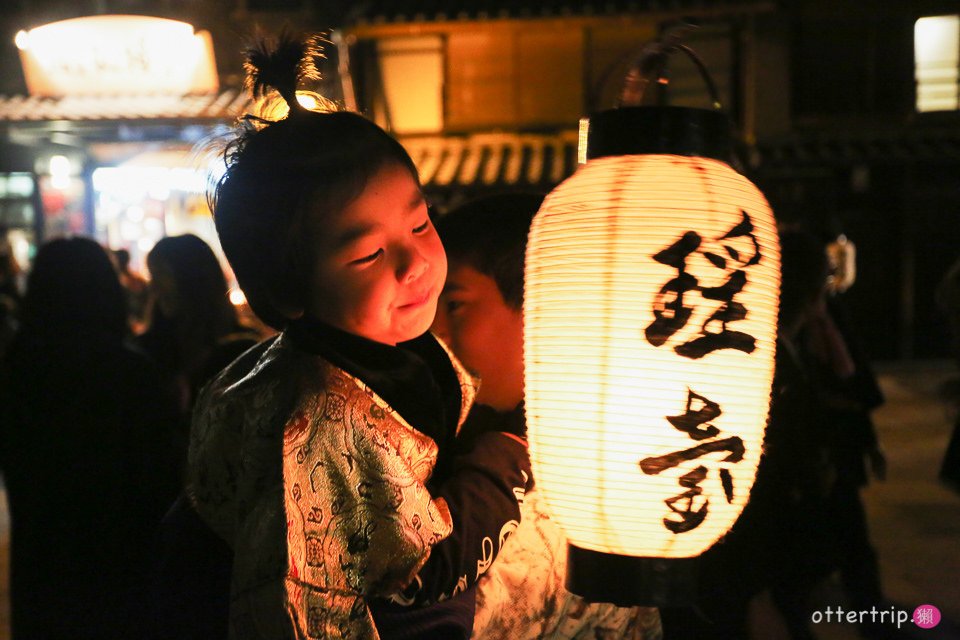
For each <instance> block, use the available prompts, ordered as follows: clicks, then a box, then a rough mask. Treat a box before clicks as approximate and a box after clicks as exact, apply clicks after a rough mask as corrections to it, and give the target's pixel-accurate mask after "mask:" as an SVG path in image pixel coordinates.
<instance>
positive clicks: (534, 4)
mask: <svg viewBox="0 0 960 640" xmlns="http://www.w3.org/2000/svg"><path fill="white" fill-rule="evenodd" d="M766 5H770V0H739V1H737V0H592V1H591V0H539V1H530V0H526V1H525V0H460V1H459V2H450V1H449V0H383V1H377V2H373V1H365V2H358V3H357V4H356V5H354V9H353V11H351V12H350V13H349V14H348V15H347V20H348V21H349V22H351V23H354V24H370V23H373V24H382V23H395V22H431V21H445V20H490V19H497V18H536V17H562V16H600V15H623V14H635V13H687V14H693V15H695V14H697V13H705V12H709V13H716V12H717V11H721V12H723V11H730V12H735V11H751V10H754V9H755V8H757V7H759V6H766Z"/></svg>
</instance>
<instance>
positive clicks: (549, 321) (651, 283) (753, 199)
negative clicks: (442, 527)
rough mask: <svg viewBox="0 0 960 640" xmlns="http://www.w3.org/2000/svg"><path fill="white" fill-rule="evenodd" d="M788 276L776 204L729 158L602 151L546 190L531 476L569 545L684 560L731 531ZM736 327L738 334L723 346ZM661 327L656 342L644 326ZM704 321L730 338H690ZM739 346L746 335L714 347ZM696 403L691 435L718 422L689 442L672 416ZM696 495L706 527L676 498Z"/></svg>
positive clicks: (534, 288) (537, 286) (533, 273)
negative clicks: (667, 460) (660, 461)
mask: <svg viewBox="0 0 960 640" xmlns="http://www.w3.org/2000/svg"><path fill="white" fill-rule="evenodd" d="M745 220H747V221H749V223H752V225H753V228H752V230H748V229H747V228H746V226H745V225H744V222H745ZM689 233H694V234H697V236H698V237H699V243H698V244H697V243H688V244H686V245H684V246H686V249H687V250H686V251H685V257H684V258H683V259H682V260H681V261H682V263H683V264H682V265H680V266H679V267H678V266H677V265H679V264H680V263H678V262H676V260H674V261H673V264H674V266H668V265H667V264H664V262H670V261H671V260H670V259H669V258H667V257H664V255H663V254H661V252H663V251H664V250H665V249H668V248H669V247H671V246H673V245H674V244H675V243H677V242H678V240H680V239H681V238H683V237H684V236H685V234H689ZM725 235H727V236H728V237H726V238H724V236H725ZM686 237H687V239H688V240H691V239H692V238H693V237H692V236H690V235H687V236H686ZM754 239H755V240H756V244H754ZM681 253H682V252H681ZM758 253H759V256H758V257H757V258H756V261H755V263H754V261H753V260H752V259H753V258H754V256H757V254H758ZM658 254H659V257H660V261H658V260H656V259H654V256H658ZM674 254H676V252H674ZM674 257H676V255H675V256H674ZM681 271H683V272H684V274H685V275H684V274H681ZM738 272H739V273H740V275H737V274H738ZM779 273H780V272H779V245H778V242H777V235H776V227H775V223H774V220H773V215H772V213H771V211H770V208H769V206H768V204H767V202H766V200H765V199H764V197H763V195H762V194H761V193H760V192H759V190H757V188H756V187H755V186H753V185H752V184H751V183H750V182H749V181H747V180H746V179H745V178H743V177H742V176H740V175H739V174H737V173H736V172H734V171H733V170H732V169H731V168H730V167H729V166H727V165H726V164H723V163H721V162H718V161H714V160H707V159H700V158H686V157H678V156H663V155H637V156H620V157H610V158H600V159H595V160H590V161H589V162H587V163H586V164H585V165H583V166H582V167H581V168H580V169H579V170H578V172H577V173H576V174H574V175H573V176H572V177H571V178H569V179H568V180H567V181H565V182H563V183H562V184H561V185H560V186H559V187H557V188H556V189H555V190H554V191H553V192H552V193H551V194H550V195H549V196H548V197H547V199H546V201H545V202H544V205H543V207H542V208H541V210H540V212H539V213H538V214H537V217H536V219H535V220H534V223H533V226H532V228H531V233H530V239H529V246H528V251H527V265H526V293H525V298H526V299H525V304H524V323H525V365H526V390H525V397H526V410H527V422H528V428H529V437H530V450H531V457H532V459H533V465H534V475H535V477H536V478H537V485H538V487H540V489H541V490H542V491H543V494H544V496H545V498H546V500H547V501H548V503H549V505H550V509H551V513H552V514H553V515H554V516H555V517H556V519H557V521H558V522H559V524H560V525H561V526H562V527H563V528H564V529H565V531H566V533H567V535H568V537H569V539H570V541H571V542H572V543H573V544H575V545H577V546H580V547H583V548H586V549H592V550H596V551H602V552H608V553H617V554H623V555H634V556H659V557H689V556H694V555H697V554H699V553H701V552H702V551H704V550H705V549H706V548H708V547H709V546H710V545H711V544H713V543H714V542H715V541H716V540H717V539H718V538H719V537H720V536H722V535H723V534H724V533H725V532H726V531H727V530H728V529H729V528H730V526H731V525H732V524H733V522H734V521H735V520H736V518H737V517H738V515H739V514H740V512H741V510H742V509H743V506H744V504H745V503H746V501H747V497H748V495H749V491H750V488H751V486H752V485H753V479H754V476H755V473H756V467H757V463H758V461H759V458H760V452H761V443H762V441H763V432H764V427H765V424H766V420H767V410H768V403H769V396H770V386H771V382H772V377H773V357H774V344H775V326H776V316H777V302H778V291H779ZM741 277H742V278H743V280H744V281H743V283H742V287H741V288H739V289H738V287H737V286H736V283H737V282H739V280H738V279H740V278H741ZM731 282H733V283H735V284H734V285H731V284H730V283H731ZM675 285H676V286H675ZM681 285H682V286H681ZM724 285H727V286H726V287H725V288H724ZM713 287H716V288H718V289H711V288H713ZM681 288H686V289H687V290H686V292H685V293H684V294H683V300H682V304H681V305H680V306H682V307H686V308H687V309H689V311H690V315H689V317H687V318H686V321H685V322H681V321H680V320H681V319H682V318H681V316H682V314H681V313H678V314H677V315H676V316H674V314H673V313H672V312H671V311H670V310H669V309H670V307H671V303H672V302H677V301H678V297H677V294H676V290H677V289H681ZM662 290H666V291H667V293H666V294H664V295H661V297H660V301H659V303H658V301H657V297H658V294H659V293H660V292H661V291H662ZM724 291H725V292H726V294H724V293H723V292H724ZM718 292H719V293H718ZM731 292H732V293H731ZM708 296H709V297H708ZM724 300H726V302H725V301H724ZM738 304H742V305H743V307H744V310H745V311H746V315H745V317H743V318H742V319H740V318H737V317H736V316H737V314H736V313H735V312H734V310H735V307H736V305H738ZM665 305H666V306H665ZM724 308H726V309H728V311H730V312H731V313H730V315H728V317H727V322H726V326H725V327H724V326H723V324H722V323H721V322H720V321H719V320H717V319H716V316H714V314H716V313H718V312H721V313H722V311H723V309H724ZM655 311H658V312H659V315H660V320H659V321H657V315H655ZM712 316H713V317H714V319H713V320H710V318H711V317H712ZM672 317H676V318H677V322H675V323H674V324H673V330H672V333H671V332H667V333H669V335H666V334H664V332H663V331H660V329H662V327H663V325H664V323H666V324H667V325H669V324H670V319H671V318H672ZM655 321H657V322H655ZM658 323H659V324H658ZM654 327H657V328H658V330H657V331H652V332H651V330H652V328H654ZM704 327H705V328H704ZM724 330H726V331H727V332H728V333H724ZM730 332H736V334H737V336H738V338H737V340H733V341H729V342H728V341H725V338H729V337H731V334H730ZM658 333H659V335H660V339H661V343H660V344H659V346H656V345H654V344H653V342H654V341H656V339H654V340H653V341H652V340H651V339H650V338H649V337H648V335H654V334H658ZM704 333H708V334H710V333H712V334H717V333H719V334H721V337H720V338H719V339H717V338H715V337H714V338H711V337H709V336H708V337H707V341H708V342H710V341H711V340H717V342H716V343H713V344H712V346H710V347H709V348H708V349H706V353H699V352H698V353H699V357H692V355H694V354H693V353H692V352H697V348H696V347H697V346H700V345H701V343H700V342H696V343H695V342H693V341H694V340H696V339H698V338H701V337H702V336H703V334H704ZM743 336H748V337H749V338H750V340H749V341H747V342H749V344H750V347H749V349H748V348H747V347H746V346H745V344H746V342H744V340H746V339H745V338H743ZM691 344H692V345H693V346H691ZM727 344H730V345H738V346H735V347H734V346H727V347H719V345H727ZM683 345H686V347H683ZM677 348H680V349H681V351H683V352H684V353H686V354H687V355H685V356H684V355H679V354H678V352H677V351H676V349H677ZM701 351H704V349H701ZM748 351H749V352H748ZM688 401H689V402H690V404H689V406H688ZM711 402H712V403H716V408H717V409H719V413H717V412H716V411H712V410H711V408H710V407H711V405H709V404H708V403H711ZM698 412H699V413H698ZM684 414H688V416H687V417H691V416H694V415H698V416H700V417H701V418H703V419H702V420H700V423H699V424H698V426H697V430H699V431H708V432H711V433H712V431H713V430H712V429H711V428H710V427H711V426H712V427H715V429H716V434H713V435H707V436H706V437H704V438H702V439H700V440H695V439H694V438H692V437H691V435H688V433H686V432H685V431H682V430H680V428H678V427H675V426H674V424H671V422H670V421H669V420H668V417H674V419H675V420H676V419H677V417H679V416H684ZM704 416H710V419H707V418H706V417H704ZM693 422H694V423H697V420H693ZM688 429H689V426H688ZM697 435H700V434H697ZM737 439H739V440H737ZM736 442H739V443H741V444H742V449H743V452H742V459H739V460H733V459H731V460H728V461H724V460H723V459H724V458H725V457H728V456H730V457H732V458H736V457H738V456H737V455H731V451H730V449H736V448H737V447H736V446H733V444H734V443H736ZM726 445H730V446H729V447H728V446H726ZM698 446H700V447H704V448H705V450H707V452H706V453H703V451H704V449H701V450H699V453H700V454H701V455H694V454H693V453H691V454H689V455H688V456H687V457H688V458H689V459H686V460H683V461H681V462H679V464H677V465H676V466H672V467H669V468H666V469H662V470H660V471H658V472H652V471H651V472H649V473H648V472H645V471H644V470H643V468H642V467H641V461H645V463H644V464H645V465H647V469H648V470H650V469H653V468H655V467H656V465H655V464H653V462H651V459H653V458H656V457H658V456H664V455H667V454H670V453H673V452H682V451H688V450H690V449H693V448H695V447H698ZM711 448H712V449H711ZM720 449H723V450H720ZM701 467H702V469H701ZM698 474H700V475H702V477H699V476H698ZM684 476H685V478H684ZM681 482H682V483H685V484H684V486H681V484H680V483H681ZM725 485H726V486H725ZM687 492H689V497H690V499H691V501H692V502H691V505H690V506H691V509H692V511H693V512H697V511H699V512H700V516H702V521H700V522H697V516H691V517H690V519H689V520H686V521H685V519H684V518H683V517H681V516H680V515H679V514H678V513H675V512H673V511H671V508H670V507H669V506H668V504H667V503H666V502H665V500H670V499H671V498H673V497H675V496H679V495H681V494H684V493H687ZM698 492H699V493H698ZM728 493H729V494H730V498H729V500H728V499H727V494H728ZM684 503H685V500H681V501H679V502H676V503H675V504H674V507H675V508H677V509H681V507H682V506H683V504H684ZM681 510H682V509H681ZM684 523H685V524H684ZM671 527H673V528H674V529H683V528H687V529H688V530H686V531H683V532H675V531H672V530H671Z"/></svg>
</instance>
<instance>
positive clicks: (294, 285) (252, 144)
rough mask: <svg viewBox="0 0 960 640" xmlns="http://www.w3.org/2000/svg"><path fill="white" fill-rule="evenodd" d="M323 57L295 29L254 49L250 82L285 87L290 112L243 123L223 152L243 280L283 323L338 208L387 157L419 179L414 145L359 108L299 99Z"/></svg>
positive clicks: (305, 286) (223, 227)
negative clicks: (325, 106) (315, 105)
mask: <svg viewBox="0 0 960 640" xmlns="http://www.w3.org/2000/svg"><path fill="white" fill-rule="evenodd" d="M317 55H318V50H317V39H316V38H315V37H308V38H304V39H294V38H292V37H291V36H290V35H288V34H284V35H281V36H280V38H279V39H278V40H276V41H269V40H265V39H263V40H261V41H260V42H258V43H257V44H256V45H254V46H252V47H250V48H249V49H248V50H247V51H246V63H245V67H246V69H247V73H248V76H247V87H248V88H249V89H250V90H251V91H252V92H253V93H254V95H257V96H262V95H265V94H266V93H267V92H269V91H270V89H271V88H272V89H273V90H276V91H277V92H278V93H279V94H280V95H281V96H282V97H283V100H284V102H286V103H287V106H288V107H289V112H288V115H287V116H286V117H284V118H282V119H280V120H277V121H273V122H271V121H266V120H262V119H260V118H246V119H245V120H244V121H243V122H242V123H241V125H240V127H239V129H240V131H239V135H238V137H237V138H236V139H235V140H233V141H232V142H231V143H230V144H228V145H227V148H226V149H225V151H224V159H225V161H226V165H227V170H226V173H225V174H224V175H223V177H222V178H221V179H220V182H219V183H218V184H217V185H216V186H215V189H214V192H213V195H212V198H211V203H210V204H211V209H212V210H213V213H214V221H215V223H216V227H217V233H218V235H219V236H220V243H221V245H222V247H223V251H224V253H225V254H226V256H227V259H228V260H229V261H230V265H231V267H232V268H233V271H234V273H235V274H236V276H237V282H238V283H239V284H240V287H241V288H242V289H243V290H244V293H245V294H246V296H247V300H248V301H249V303H250V306H251V308H252V309H253V311H254V312H255V313H256V314H257V315H258V316H259V317H260V318H261V319H262V320H263V321H264V322H265V323H267V324H269V325H270V326H272V327H274V328H275V329H283V327H284V326H285V325H286V323H287V321H288V320H289V319H291V318H295V317H297V316H298V315H299V314H301V313H302V312H303V309H304V307H305V304H306V301H307V300H308V299H309V296H310V288H311V280H312V278H311V276H312V271H313V265H314V264H315V262H316V256H315V254H314V252H313V247H314V246H315V245H316V240H317V238H318V237H319V236H318V234H320V233H322V232H323V229H324V227H325V226H326V225H325V222H326V220H327V219H329V216H330V215H334V214H336V213H338V212H339V211H341V210H342V209H343V208H344V207H345V206H347V205H348V204H349V203H350V202H351V201H352V200H353V199H354V198H356V197H357V196H358V195H359V194H360V193H361V192H362V191H363V189H364V188H365V187H366V185H367V183H368V182H369V181H370V179H371V178H373V176H375V175H376V174H377V173H378V172H379V171H380V170H381V169H383V168H384V167H386V166H388V165H397V166H401V167H404V168H406V169H407V170H408V171H409V172H410V175H411V176H412V177H413V179H414V180H415V181H416V182H417V183H418V184H419V178H418V176H417V170H416V167H415V166H414V164H413V161H412V160H411V159H410V156H409V155H408V154H407V152H406V150H405V149H404V148H403V147H402V146H401V145H400V143H399V142H397V141H396V140H394V139H393V138H392V137H391V136H390V135H389V134H387V133H386V132H385V131H384V130H383V129H381V128H380V127H378V126H377V125H375V124H374V123H372V122H370V121H369V120H367V119H366V118H364V117H363V116H361V115H358V114H355V113H348V112H345V111H325V112H318V111H310V110H308V109H305V108H303V107H302V106H300V104H299V103H298V101H297V90H298V88H299V86H300V83H301V82H304V81H308V80H311V79H315V78H316V77H317V73H316V67H315V66H314V64H313V59H314V57H315V56H317ZM251 120H254V121H256V122H255V123H252V122H251Z"/></svg>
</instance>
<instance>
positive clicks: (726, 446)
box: [640, 436, 746, 476]
mask: <svg viewBox="0 0 960 640" xmlns="http://www.w3.org/2000/svg"><path fill="white" fill-rule="evenodd" d="M717 451H727V452H729V455H727V456H726V457H725V458H724V459H723V461H724V462H740V461H741V460H743V453H744V451H746V448H745V447H744V446H743V440H742V439H740V438H739V437H737V436H730V437H729V438H723V439H722V440H711V441H709V442H704V443H703V444H698V445H697V446H695V447H690V448H689V449H684V450H683V451H674V452H672V453H667V454H664V455H662V456H653V457H650V458H644V459H643V460H641V461H640V469H642V470H643V472H644V473H645V474H647V475H648V476H653V475H657V474H658V473H660V472H662V471H666V470H667V469H672V468H673V467H675V466H677V465H678V464H680V463H681V462H686V461H688V460H696V459H697V458H700V457H702V456H705V455H707V454H708V453H715V452H717Z"/></svg>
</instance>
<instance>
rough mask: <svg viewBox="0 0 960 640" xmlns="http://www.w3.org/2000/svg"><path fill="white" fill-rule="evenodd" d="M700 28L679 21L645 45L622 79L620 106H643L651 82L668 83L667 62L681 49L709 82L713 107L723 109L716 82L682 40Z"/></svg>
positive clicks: (705, 80)
mask: <svg viewBox="0 0 960 640" xmlns="http://www.w3.org/2000/svg"><path fill="white" fill-rule="evenodd" d="M697 28H699V27H698V25H696V24H693V23H691V22H683V23H680V24H678V25H676V26H674V27H672V28H670V29H668V30H667V31H666V32H665V33H664V34H663V35H662V36H661V37H660V39H659V40H657V41H655V42H651V43H649V44H647V45H646V46H644V47H643V49H642V50H641V51H640V55H639V56H638V57H637V61H636V62H635V63H634V64H633V65H631V67H630V69H629V70H628V71H627V74H626V76H625V77H624V79H623V89H622V90H621V91H620V98H619V100H618V101H617V107H638V106H640V105H641V104H642V103H643V97H644V94H645V93H646V90H647V87H648V86H649V85H650V83H651V82H654V83H656V84H659V85H666V84H669V82H670V80H669V78H668V77H667V62H668V61H669V58H670V56H671V55H673V54H674V53H676V52H678V51H679V52H682V53H683V54H685V55H686V56H687V57H688V58H690V60H691V61H692V62H693V64H694V65H696V67H697V70H698V71H699V72H700V76H701V77H702V78H703V81H704V84H706V85H707V91H709V92H710V101H711V103H712V105H713V108H714V109H717V110H721V109H722V108H723V105H722V104H721V102H720V96H719V94H718V93H717V87H716V84H714V82H713V78H711V77H710V73H709V72H708V71H707V67H706V66H705V65H704V64H703V61H702V60H700V57H699V56H697V54H696V53H695V52H694V51H693V49H691V48H690V47H688V46H687V45H685V44H683V43H682V42H681V40H682V39H683V38H684V37H685V36H686V35H687V34H689V33H690V32H691V31H693V30H695V29H697Z"/></svg>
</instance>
